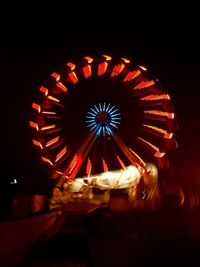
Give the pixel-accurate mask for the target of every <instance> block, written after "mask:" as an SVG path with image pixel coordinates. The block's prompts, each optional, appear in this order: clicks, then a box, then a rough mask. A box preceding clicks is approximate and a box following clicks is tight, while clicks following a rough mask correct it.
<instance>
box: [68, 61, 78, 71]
mask: <svg viewBox="0 0 200 267" xmlns="http://www.w3.org/2000/svg"><path fill="white" fill-rule="evenodd" d="M66 65H67V66H68V67H70V70H74V69H75V68H76V65H75V64H73V63H71V62H69V63H67V64H66Z"/></svg>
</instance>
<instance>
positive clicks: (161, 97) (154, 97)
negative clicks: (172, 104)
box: [141, 94, 170, 101]
mask: <svg viewBox="0 0 200 267" xmlns="http://www.w3.org/2000/svg"><path fill="white" fill-rule="evenodd" d="M141 100H146V101H149V100H150V101H151V100H170V96H169V95H168V94H163V95H148V96H145V97H143V98H141Z"/></svg>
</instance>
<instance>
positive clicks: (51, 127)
mask: <svg viewBox="0 0 200 267" xmlns="http://www.w3.org/2000/svg"><path fill="white" fill-rule="evenodd" d="M55 127H56V124H52V125H48V126H44V127H42V128H41V131H46V130H49V129H53V128H55Z"/></svg>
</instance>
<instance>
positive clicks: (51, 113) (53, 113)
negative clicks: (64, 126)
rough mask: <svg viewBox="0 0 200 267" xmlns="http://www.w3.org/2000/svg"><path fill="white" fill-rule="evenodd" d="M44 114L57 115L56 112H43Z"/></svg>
mask: <svg viewBox="0 0 200 267" xmlns="http://www.w3.org/2000/svg"><path fill="white" fill-rule="evenodd" d="M42 114H48V115H55V114H56V112H53V111H42Z"/></svg>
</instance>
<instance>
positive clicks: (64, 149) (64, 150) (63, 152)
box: [55, 146, 67, 162]
mask: <svg viewBox="0 0 200 267" xmlns="http://www.w3.org/2000/svg"><path fill="white" fill-rule="evenodd" d="M66 152H67V147H66V146H65V147H64V148H63V149H62V150H61V151H60V152H59V153H58V154H57V155H56V160H55V162H58V161H59V160H60V159H61V158H62V157H63V156H64V155H65V154H66Z"/></svg>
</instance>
